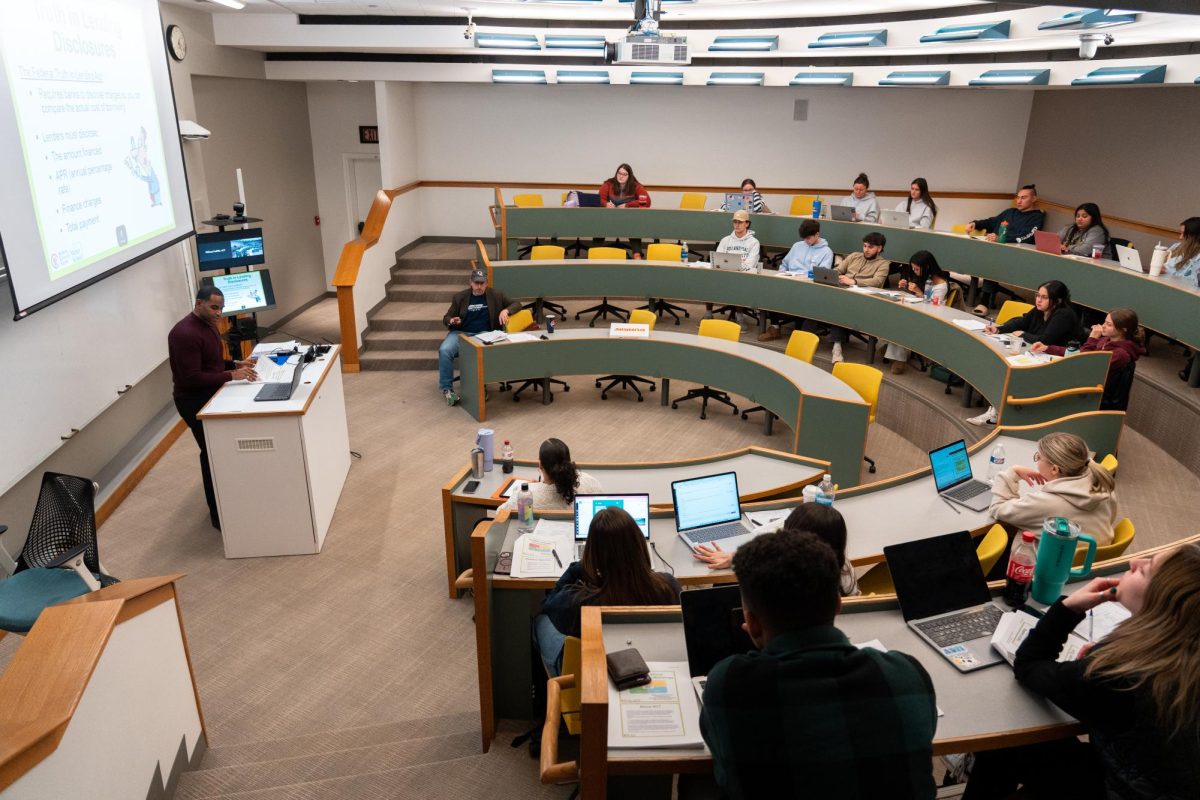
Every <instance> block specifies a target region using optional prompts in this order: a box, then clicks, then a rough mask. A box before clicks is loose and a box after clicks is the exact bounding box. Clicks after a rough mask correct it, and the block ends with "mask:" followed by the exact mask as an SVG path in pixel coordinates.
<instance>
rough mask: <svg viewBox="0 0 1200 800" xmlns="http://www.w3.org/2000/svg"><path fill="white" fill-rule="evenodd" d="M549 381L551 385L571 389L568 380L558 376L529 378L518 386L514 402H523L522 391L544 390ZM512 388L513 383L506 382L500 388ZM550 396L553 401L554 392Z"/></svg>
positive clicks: (514, 393)
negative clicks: (562, 379)
mask: <svg viewBox="0 0 1200 800" xmlns="http://www.w3.org/2000/svg"><path fill="white" fill-rule="evenodd" d="M547 381H549V383H550V386H554V385H555V384H557V385H559V386H561V387H562V390H563V391H564V392H569V391H571V387H570V386H568V385H567V382H566V381H560V380H558V379H557V378H528V379H526V380H525V381H524V382H523V383H522V384H521V385H520V386H518V387H517V390H516V391H515V392H513V402H514V403H519V402H521V393H522V392H524V391H525V390H526V389H543V390H544V389H545V388H546V383H547ZM510 388H512V384H510V383H506V384H504V385H503V386H501V387H500V390H501V391H507V390H508V389H510ZM549 398H550V401H551V402H553V401H554V394H553V393H550V394H549Z"/></svg>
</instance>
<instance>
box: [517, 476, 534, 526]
mask: <svg viewBox="0 0 1200 800" xmlns="http://www.w3.org/2000/svg"><path fill="white" fill-rule="evenodd" d="M531 530H533V492H531V491H529V484H528V483H522V484H521V491H519V492H517V531H518V532H520V533H529V532H530V531H531Z"/></svg>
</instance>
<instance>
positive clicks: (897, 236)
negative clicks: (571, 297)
mask: <svg viewBox="0 0 1200 800" xmlns="http://www.w3.org/2000/svg"><path fill="white" fill-rule="evenodd" d="M997 210H999V209H997ZM730 216H731V215H729V214H726V213H717V212H706V211H683V210H673V209H665V210H662V209H610V208H520V209H518V208H508V209H507V223H506V231H507V235H508V237H509V240H508V247H507V257H508V258H510V259H514V258H516V251H517V243H516V241H515V238H533V237H535V236H541V237H547V236H555V237H558V238H560V239H563V238H571V239H573V238H575V237H581V238H590V237H608V238H614V237H617V238H630V237H634V238H641V239H662V240H664V241H668V242H674V241H677V240H681V239H682V240H684V241H689V242H691V241H696V242H716V241H719V240H720V239H721V237H723V236H725V235H726V234H729V233H730V232H731V231H732V223H731V221H730ZM802 219H803V218H802V217H788V216H781V215H771V214H759V215H755V216H754V218H753V220H752V223H751V227H752V229H753V231H754V234H755V237H756V238H757V239H758V240H759V242H761V243H762V244H764V245H767V246H774V247H782V248H786V247H790V246H791V245H792V244H793V243H795V241H796V240H797V238H798V236H797V232H798V228H799V225H800V221H801V220H802ZM873 230H877V231H880V232H881V233H883V234H884V235H885V236H886V237H887V246H886V248H885V250H884V255H885V256H887V257H888V258H890V259H892V260H894V261H904V260H906V259H908V258H909V257H911V256H912V254H913V253H915V252H916V251H918V250H928V251H930V252H931V253H933V254H934V256H935V257H936V258H937V260H938V263H939V264H941V266H942V267H943V268H944V269H950V270H954V271H956V272H965V273H967V274H969V275H974V276H977V277H980V278H991V279H993V280H997V281H1000V282H1002V283H1009V284H1014V285H1016V286H1023V287H1025V288H1028V289H1033V288H1036V287H1037V286H1038V285H1039V284H1041V283H1043V282H1045V281H1047V280H1050V279H1052V278H1054V279H1058V280H1061V281H1063V282H1064V283H1065V284H1067V286H1068V287H1070V289H1071V296H1072V299H1073V300H1075V301H1076V302H1078V303H1082V304H1083V305H1086V306H1090V307H1091V308H1097V309H1101V310H1104V311H1107V310H1109V309H1112V308H1116V307H1121V306H1125V307H1129V308H1133V309H1134V310H1135V311H1137V312H1138V316H1139V317H1140V319H1141V322H1142V324H1143V325H1145V326H1146V327H1147V328H1150V329H1151V330H1154V331H1158V332H1159V333H1162V334H1164V335H1166V336H1170V337H1172V338H1174V339H1178V340H1179V341H1181V342H1184V343H1185V344H1188V345H1190V346H1192V347H1197V348H1200V291H1198V290H1197V289H1196V287H1195V286H1194V285H1192V286H1188V285H1187V284H1186V282H1184V281H1177V280H1172V279H1166V278H1150V277H1148V276H1143V275H1139V274H1137V273H1134V272H1131V271H1129V270H1122V269H1112V268H1109V267H1105V266H1100V265H1097V264H1094V263H1091V262H1090V261H1088V260H1086V259H1082V260H1080V259H1075V258H1070V257H1067V256H1056V255H1051V254H1049V253H1041V252H1038V251H1037V250H1035V249H1033V248H1032V247H1026V246H1018V245H1002V244H995V243H993V242H987V241H983V240H981V239H974V238H971V237H967V236H958V235H955V234H949V233H940V232H934V231H925V230H912V229H907V228H889V227H886V226H881V225H868V224H865V223H859V222H835V221H832V220H821V236H822V237H823V238H824V239H825V240H826V241H828V242H829V245H830V247H832V248H833V249H834V251H835V252H838V253H852V252H855V251H857V250H860V249H861V248H862V237H863V236H864V235H865V234H866V233H867V232H868V231H873ZM544 296H546V297H551V296H552V295H551V294H550V293H549V292H546V293H545V295H544ZM668 296H669V295H668Z"/></svg>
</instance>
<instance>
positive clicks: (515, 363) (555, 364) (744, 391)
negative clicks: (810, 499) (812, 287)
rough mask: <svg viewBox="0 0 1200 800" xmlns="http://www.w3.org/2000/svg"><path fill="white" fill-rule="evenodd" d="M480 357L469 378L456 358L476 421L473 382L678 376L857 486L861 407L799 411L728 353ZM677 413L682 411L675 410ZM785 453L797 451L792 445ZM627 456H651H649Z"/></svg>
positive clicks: (524, 350)
mask: <svg viewBox="0 0 1200 800" xmlns="http://www.w3.org/2000/svg"><path fill="white" fill-rule="evenodd" d="M478 347H479V346H478V345H476V344H475V343H473V342H472V343H470V344H469V345H468V346H464V347H463V353H464V356H465V355H466V354H468V353H471V352H472V350H473V348H478ZM482 357H483V374H482V375H478V374H477V372H476V370H475V369H474V364H473V363H471V359H468V358H466V357H464V358H463V359H462V362H463V367H462V396H463V407H464V408H465V409H466V410H467V411H468V412H470V413H471V414H472V415H473V416H474V417H475V418H476V419H479V418H480V413H479V409H478V402H477V396H478V390H477V388H476V387H477V386H478V385H479V383H478V382H479V381H480V380H485V381H487V382H496V381H507V380H518V379H523V378H544V377H550V376H563V375H598V374H607V373H613V374H618V373H620V374H633V375H647V376H653V377H656V378H682V379H685V380H689V381H694V382H696V383H702V384H707V385H709V386H715V387H718V388H721V389H725V390H727V391H731V392H735V393H737V394H739V395H742V396H743V397H746V398H748V399H749V400H750V401H752V402H753V403H757V404H759V405H762V406H765V407H766V408H768V409H770V410H771V411H773V412H774V413H775V414H776V415H777V416H778V417H780V419H782V420H783V421H784V422H785V423H786V424H787V425H788V426H789V427H791V428H793V430H795V429H797V427H798V428H799V442H800V446H801V447H803V448H804V450H803V452H804V454H805V455H808V456H811V457H813V458H819V459H823V460H827V461H830V462H831V463H832V470H833V476H834V479H835V480H836V481H838V482H839V483H840V484H841V485H842V486H854V485H856V484H857V483H858V482H859V464H860V463H861V461H862V457H863V447H864V445H865V441H866V430H867V416H868V409H867V406H866V405H864V404H861V403H844V402H840V401H837V400H827V399H825V398H819V397H813V396H805V397H804V399H803V406H802V404H801V392H800V390H799V388H798V387H797V386H796V384H795V383H793V382H792V381H791V380H790V379H789V378H788V377H786V376H785V375H783V374H781V373H779V372H776V371H775V370H773V369H771V368H769V367H766V366H764V365H762V364H760V363H758V362H755V361H752V360H750V359H747V358H742V357H740V356H738V355H735V354H732V353H723V352H721V351H719V350H710V349H707V348H703V347H689V346H687V345H680V344H675V343H671V342H658V341H653V340H644V339H609V338H596V339H574V340H573V339H565V338H560V339H551V340H550V341H545V342H529V343H524V344H500V345H492V346H490V347H483V348H482ZM535 402H536V401H535ZM680 413H684V412H683V409H680ZM687 413H694V412H687ZM718 413H719V412H718ZM798 416H799V425H797V417H798ZM697 424H702V423H699V422H698V423H697ZM788 449H789V450H791V451H792V452H800V450H798V449H797V448H796V442H795V441H793V443H792V446H791V447H789V448H788ZM632 455H636V457H637V458H640V459H649V458H654V454H653V453H652V452H644V451H643V452H638V453H636V454H632Z"/></svg>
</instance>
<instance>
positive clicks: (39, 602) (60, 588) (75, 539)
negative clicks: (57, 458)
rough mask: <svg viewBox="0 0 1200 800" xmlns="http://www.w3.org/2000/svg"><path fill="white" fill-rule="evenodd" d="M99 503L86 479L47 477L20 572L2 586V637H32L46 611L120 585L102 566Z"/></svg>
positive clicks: (0, 529) (53, 474)
mask: <svg viewBox="0 0 1200 800" xmlns="http://www.w3.org/2000/svg"><path fill="white" fill-rule="evenodd" d="M95 500H96V485H95V484H94V483H92V481H90V480H88V479H87V478H77V477H75V476H73V475H61V474H59V473H56V472H47V473H45V474H43V475H42V488H41V491H40V492H39V493H38V501H37V506H36V508H35V509H34V512H33V520H32V521H31V522H30V525H29V536H28V537H27V538H26V539H25V545H24V547H23V548H22V549H21V554H20V555H19V556H18V557H17V570H16V572H14V573H13V575H12V577H10V578H8V579H7V580H4V581H0V631H8V632H11V633H22V634H23V633H28V632H29V629H30V628H32V627H33V624H34V623H35V622H36V621H37V618H38V617H39V616H40V615H41V613H42V610H43V609H45V608H47V607H49V606H52V605H55V604H56V603H61V602H63V601H64V600H70V599H71V598H72V597H78V596H79V595H81V594H87V593H88V592H90V591H93V590H95V589H99V588H100V587H101V586H107V585H109V584H112V583H116V582H117V580H116V578H112V577H109V576H108V575H105V574H104V573H103V572H102V569H101V566H100V555H99V551H98V550H97V547H96V512H95ZM5 530H7V527H6V526H0V534H2V533H3V532H4V531H5Z"/></svg>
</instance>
